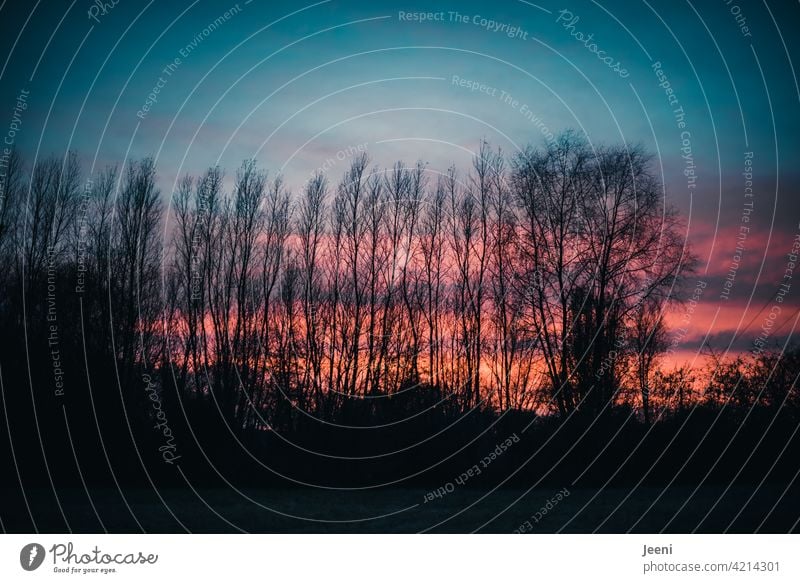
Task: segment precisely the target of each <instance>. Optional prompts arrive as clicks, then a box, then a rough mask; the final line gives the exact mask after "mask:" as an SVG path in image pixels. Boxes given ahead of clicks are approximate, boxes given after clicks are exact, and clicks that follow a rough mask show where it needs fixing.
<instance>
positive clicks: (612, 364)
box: [0, 132, 800, 487]
mask: <svg viewBox="0 0 800 583" xmlns="http://www.w3.org/2000/svg"><path fill="white" fill-rule="evenodd" d="M3 162H4V165H5V167H4V171H5V174H4V180H3V182H2V189H0V193H2V201H1V203H2V204H1V205H0V260H1V261H2V265H3V267H4V268H3V270H2V273H0V287H2V291H1V292H0V325H2V329H3V332H4V333H3V335H2V339H1V340H0V342H2V350H0V365H1V366H2V381H3V409H4V412H5V415H3V423H4V424H5V423H6V420H8V427H7V428H4V429H7V430H4V431H2V432H0V434H2V437H0V440H2V442H0V443H2V449H3V451H4V454H3V456H4V457H6V456H8V458H9V459H10V460H11V459H12V458H11V446H12V445H13V448H14V451H15V452H16V453H15V457H14V458H13V463H14V464H16V467H17V468H19V471H20V474H22V475H23V476H24V480H23V481H24V482H25V483H47V482H48V481H49V480H50V479H55V480H57V481H58V482H59V483H63V484H77V483H79V482H80V479H81V478H82V479H84V480H86V481H89V482H103V483H111V482H112V481H113V480H118V481H119V482H124V483H146V482H147V480H148V479H149V478H148V476H149V477H150V478H152V479H154V480H156V482H157V483H178V484H185V481H184V480H185V479H186V478H185V477H184V476H189V477H190V478H191V481H192V483H197V482H198V481H201V482H204V483H208V484H211V485H220V486H225V484H226V480H232V481H234V482H237V483H241V482H245V483H256V484H260V485H273V484H274V485H286V484H292V485H297V484H305V485H312V486H327V487H337V486H349V487H363V486H375V485H380V484H387V485H390V484H391V485H393V486H404V485H408V484H419V483H426V484H430V483H433V484H440V483H446V482H447V481H448V480H451V479H452V478H453V477H455V476H458V475H460V474H461V473H463V471H464V470H465V469H468V468H470V467H472V466H473V465H475V464H476V463H479V461H480V460H482V459H485V457H486V456H487V455H489V454H490V452H492V451H495V450H496V448H497V447H498V444H501V443H504V442H506V441H507V440H508V439H512V438H514V437H515V438H518V441H515V440H514V439H512V443H513V445H511V446H508V447H507V448H506V449H504V450H503V453H502V455H496V456H495V458H493V459H492V463H491V467H487V468H485V469H486V471H485V472H482V473H481V476H480V477H479V478H476V479H475V480H474V481H472V484H473V485H479V484H487V485H488V484H491V485H494V484H498V483H500V482H501V481H504V480H508V481H507V482H505V483H507V484H517V483H523V484H525V485H530V484H531V483H532V482H535V481H537V480H541V482H542V483H553V484H556V485H558V486H563V485H564V484H567V483H572V482H573V481H578V482H580V483H591V484H603V483H606V482H609V481H610V482H611V483H635V482H636V481H638V480H640V479H644V480H646V481H647V482H648V483H651V482H652V483H667V482H670V481H671V480H677V482H678V483H692V484H694V483H703V482H715V483H728V482H730V481H734V480H738V481H742V480H745V481H755V482H757V481H759V480H761V479H762V478H763V479H769V480H770V481H776V482H780V483H789V482H790V481H791V480H793V479H794V474H795V470H794V469H793V468H792V467H790V466H791V465H790V464H785V463H781V461H786V460H791V459H797V456H798V453H800V452H798V439H797V435H796V431H797V426H798V420H799V417H800V416H798V404H800V400H798V396H797V390H796V388H795V383H796V380H797V376H798V373H800V351H798V350H797V349H794V348H792V349H790V350H787V351H783V352H779V351H777V350H767V349H762V348H758V349H754V350H753V351H751V352H750V353H747V354H744V355H741V356H736V357H731V358H727V359H719V358H717V357H715V356H714V355H713V354H712V355H710V356H709V357H708V358H706V359H705V364H704V368H702V369H701V368H697V369H690V368H688V367H683V368H678V369H668V368H666V367H664V366H661V365H660V363H661V362H662V361H663V358H664V356H665V355H666V354H668V353H670V352H671V351H673V350H675V348H676V346H675V344H674V343H673V342H671V340H670V338H671V337H670V333H669V330H668V329H667V327H666V325H665V321H664V315H665V314H667V313H669V312H670V311H671V310H681V309H682V308H681V302H683V301H685V300H686V299H687V298H688V297H689V295H690V294H691V291H692V288H693V286H695V280H694V279H693V269H694V266H695V263H696V259H695V257H694V256H693V255H692V253H691V252H690V251H689V250H688V248H687V247H686V245H685V244H684V241H683V239H682V234H683V232H684V230H683V223H682V218H681V217H680V215H679V214H678V212H677V211H676V210H675V209H673V208H672V207H670V206H669V205H668V204H666V203H665V201H664V193H663V188H662V185H661V183H660V181H659V180H658V179H657V177H656V175H655V174H654V173H653V169H652V163H651V162H652V161H651V157H650V155H649V154H648V153H647V152H645V151H644V150H643V149H642V148H630V147H628V148H625V147H622V146H603V147H599V148H595V149H591V148H589V146H588V145H587V144H585V143H584V142H582V141H581V140H580V139H579V138H577V137H576V135H575V134H573V133H569V132H568V133H565V134H563V135H562V136H560V137H559V138H558V139H557V140H555V141H553V142H550V143H548V144H546V145H545V146H543V147H540V148H534V147H529V148H526V149H525V150H523V151H521V152H518V153H517V154H515V155H513V156H505V155H504V154H503V153H502V152H500V151H499V150H493V149H492V148H491V147H490V146H489V145H488V144H486V143H482V144H481V146H480V148H479V151H478V153H477V154H476V156H475V158H474V161H473V165H472V168H471V169H469V171H468V172H465V173H461V172H458V171H457V170H456V169H455V168H451V169H450V170H448V171H447V172H445V173H443V174H440V175H436V174H434V173H432V172H431V171H429V170H428V169H427V167H426V166H425V165H424V164H423V163H421V162H420V163H417V164H415V165H413V166H405V165H404V164H402V163H397V164H395V165H394V166H393V167H392V168H390V169H386V170H383V169H378V168H372V167H371V166H370V162H369V159H368V158H367V156H366V155H357V156H356V157H354V158H353V159H352V160H351V162H350V166H349V168H348V169H347V171H346V172H345V173H344V175H343V176H342V178H341V180H340V181H339V182H337V183H336V184H335V185H333V184H331V183H330V182H329V179H328V177H326V176H325V175H323V174H319V173H318V174H315V175H314V176H312V177H311V178H310V179H309V180H308V181H307V183H306V184H305V185H303V188H302V189H301V191H300V192H299V193H297V194H296V195H292V194H290V192H289V190H288V188H287V187H286V185H285V184H284V183H283V181H282V179H281V178H280V177H276V178H273V179H269V177H268V176H267V174H266V173H265V172H264V171H262V170H260V169H259V168H258V167H257V166H256V164H255V162H253V161H245V162H244V163H243V164H242V166H241V167H240V168H239V169H238V171H237V172H236V174H235V176H234V177H232V181H233V186H232V188H226V187H225V183H226V177H225V174H224V172H223V171H222V170H221V169H220V168H210V169H209V170H208V171H206V172H205V173H203V174H202V175H201V176H199V177H194V178H193V177H189V176H186V177H184V178H182V179H180V180H179V181H178V183H177V186H176V188H175V191H174V192H173V193H172V194H171V197H169V201H168V203H169V206H168V207H167V201H166V200H165V197H164V196H163V195H162V193H161V192H160V191H159V189H158V187H157V175H156V166H155V163H154V161H153V160H152V159H143V160H138V161H132V162H128V163H126V165H125V166H124V167H123V168H122V169H118V168H107V169H105V170H103V171H101V172H99V173H96V174H94V175H92V176H91V177H88V178H87V177H86V176H85V175H84V174H83V171H82V169H81V165H80V163H79V159H78V156H77V155H76V154H75V153H68V154H67V155H66V156H65V157H54V158H50V159H47V160H41V161H38V162H37V163H36V165H35V167H34V168H33V169H29V168H28V167H27V166H26V164H25V163H24V161H23V160H22V158H21V156H20V155H19V154H18V153H16V152H12V153H11V154H10V155H9V156H7V157H6V158H4V160H3ZM40 444H41V447H40ZM21 452H24V453H25V455H21ZM42 452H43V453H44V455H42ZM391 452H397V453H393V454H391V455H387V454H390V453H391ZM529 460H530V461H529ZM708 460H714V461H713V462H711V463H709V461H708ZM76 461H77V463H76ZM9 467H12V466H9ZM77 467H80V468H81V475H79V474H78V471H77ZM109 468H112V469H113V475H112V471H110V470H109ZM177 468H180V472H178V471H176V469H177ZM144 469H146V470H147V475H146V474H145V472H144V471H143V470H144ZM48 474H50V475H52V476H55V478H49V477H48ZM220 476H224V477H225V478H224V479H223V478H221V477H220ZM287 477H288V478H287Z"/></svg>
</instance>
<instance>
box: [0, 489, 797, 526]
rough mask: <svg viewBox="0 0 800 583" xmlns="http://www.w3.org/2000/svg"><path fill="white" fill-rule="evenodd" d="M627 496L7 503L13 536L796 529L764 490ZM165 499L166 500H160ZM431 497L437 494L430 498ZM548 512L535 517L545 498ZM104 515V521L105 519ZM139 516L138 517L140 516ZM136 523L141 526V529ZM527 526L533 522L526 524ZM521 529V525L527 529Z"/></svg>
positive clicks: (403, 493) (40, 494)
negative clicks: (33, 511) (36, 533)
mask: <svg viewBox="0 0 800 583" xmlns="http://www.w3.org/2000/svg"><path fill="white" fill-rule="evenodd" d="M693 490H694V489H693V488H687V487H680V488H671V489H667V490H664V489H662V488H654V487H647V488H639V489H635V490H630V489H627V488H626V489H622V488H617V489H605V490H597V489H582V488H574V489H569V488H568V489H567V491H568V492H569V495H568V496H564V495H563V492H564V491H563V490H562V495H561V496H560V498H561V500H558V498H559V496H558V494H559V490H558V489H552V490H551V489H536V490H532V491H530V492H528V493H526V492H525V491H524V490H521V489H513V490H502V491H495V492H493V493H489V494H487V493H486V492H485V491H478V490H474V489H470V488H460V489H459V488H456V489H455V490H454V491H453V492H451V493H449V494H445V495H444V496H442V497H441V498H434V500H432V501H430V502H425V499H426V495H427V494H428V491H426V490H423V489H412V488H409V489H393V490H382V491H374V490H366V491H360V492H358V491H356V492H354V491H331V490H311V489H305V490H304V489H298V490H285V489H283V490H279V489H250V488H248V489H243V490H241V494H237V493H236V492H234V491H231V490H222V489H202V490H198V491H196V492H193V491H192V490H180V489H163V490H160V491H159V493H158V494H156V493H155V492H154V491H152V490H150V491H147V490H145V489H133V490H128V491H126V492H125V498H126V501H127V505H128V506H129V508H130V511H129V510H128V507H127V506H126V501H124V500H123V499H122V497H121V496H120V494H119V492H118V491H117V490H115V489H99V490H93V491H92V493H91V501H90V499H89V498H88V497H87V495H86V493H85V492H84V491H82V490H67V491H62V492H60V493H59V498H60V503H61V508H62V509H63V513H64V515H66V517H67V520H68V522H69V527H67V526H66V525H65V523H64V520H63V518H62V516H61V511H60V510H59V507H58V505H57V504H56V501H55V498H54V497H53V495H52V493H47V492H46V491H44V490H36V491H32V492H28V496H27V497H28V504H30V506H31V507H32V508H36V509H38V512H37V513H36V524H35V526H34V525H33V524H32V523H31V521H30V518H29V516H28V513H27V510H26V507H25V502H24V501H23V500H21V499H20V500H19V501H18V503H14V504H11V505H9V502H11V497H10V495H4V496H3V503H2V505H0V508H2V514H1V515H0V518H2V521H3V527H4V529H5V530H6V532H32V531H35V530H38V531H40V532H64V531H68V530H71V531H73V532H76V533H83V532H90V533H91V532H103V531H104V530H105V531H108V532H141V531H142V530H144V531H146V532H161V533H172V532H184V531H189V532H205V533H216V532H238V531H240V530H241V531H245V532H261V533H294V532H302V533H314V532H324V533H339V532H342V533H359V532H365V533H390V532H397V533H411V532H422V531H428V532H442V533H444V532H450V533H463V532H475V531H477V532H493V533H511V532H514V531H515V530H516V529H519V528H520V527H521V526H522V527H523V530H526V531H529V532H540V533H552V532H568V533H590V532H604V533H621V532H640V533H650V532H661V531H663V532H675V533H683V532H708V533H718V532H789V531H796V530H797V528H798V522H797V521H798V517H800V496H799V495H798V492H797V491H796V490H788V491H787V490H785V488H783V487H776V486H769V485H764V486H762V488H760V489H758V490H755V489H754V488H753V487H749V486H735V487H731V488H730V489H729V490H728V491H727V492H724V488H722V487H704V488H701V489H699V490H698V491H697V492H696V493H693ZM159 495H160V496H161V498H162V499H163V501H162V500H160V499H159ZM427 497H428V498H430V496H427ZM550 500H555V502H551V503H550V508H549V509H548V510H547V512H545V513H544V514H542V515H540V518H539V520H538V522H537V521H536V520H535V519H534V517H535V516H536V514H537V512H540V510H541V508H542V507H543V506H546V505H547V504H548V501H550ZM98 515H99V516H100V518H101V520H98ZM134 516H135V518H134ZM137 521H138V524H137ZM526 521H527V522H526ZM523 525H524V526H523Z"/></svg>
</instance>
